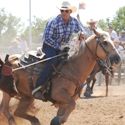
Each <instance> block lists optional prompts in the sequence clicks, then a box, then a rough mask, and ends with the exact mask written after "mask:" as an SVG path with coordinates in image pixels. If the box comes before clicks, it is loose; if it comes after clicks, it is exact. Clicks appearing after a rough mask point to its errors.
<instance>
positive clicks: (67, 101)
mask: <svg viewBox="0 0 125 125" xmlns="http://www.w3.org/2000/svg"><path fill="white" fill-rule="evenodd" d="M62 91H63V90H62ZM59 96H60V98H59V100H58V101H59V102H61V105H59V109H58V112H57V116H56V117H54V118H53V119H52V120H51V124H50V125H62V124H64V123H65V122H66V121H67V119H68V117H69V115H70V114H71V112H72V111H73V110H74V109H75V105H76V103H75V100H74V99H73V98H72V97H71V96H70V95H69V94H68V93H67V92H66V91H65V92H61V95H59Z"/></svg>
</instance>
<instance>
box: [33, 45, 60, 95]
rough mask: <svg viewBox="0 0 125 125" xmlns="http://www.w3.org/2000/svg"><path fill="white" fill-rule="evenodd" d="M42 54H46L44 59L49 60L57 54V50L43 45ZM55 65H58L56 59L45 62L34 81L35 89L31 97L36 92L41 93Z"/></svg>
mask: <svg viewBox="0 0 125 125" xmlns="http://www.w3.org/2000/svg"><path fill="white" fill-rule="evenodd" d="M43 52H44V53H45V54H46V58H50V57H53V56H56V55H58V54H59V50H56V49H54V48H52V47H50V46H48V45H46V44H45V45H44V48H43ZM57 64H58V58H54V59H51V60H48V61H47V62H46V64H45V66H44V68H43V69H42V71H41V73H40V75H39V77H38V79H37V81H36V84H35V89H34V90H33V92H32V94H33V95H34V94H35V93H36V92H38V90H40V91H41V89H42V88H43V89H44V86H45V83H46V81H47V80H48V78H49V77H51V75H52V72H53V71H54V69H53V65H55V66H56V65H57ZM43 89H42V90H43Z"/></svg>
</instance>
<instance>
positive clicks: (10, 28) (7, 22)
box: [0, 9, 22, 44]
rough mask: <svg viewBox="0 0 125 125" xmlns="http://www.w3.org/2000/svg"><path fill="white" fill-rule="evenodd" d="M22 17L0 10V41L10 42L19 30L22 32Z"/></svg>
mask: <svg viewBox="0 0 125 125" xmlns="http://www.w3.org/2000/svg"><path fill="white" fill-rule="evenodd" d="M21 26H22V24H21V19H20V18H17V17H15V16H13V15H12V14H8V13H7V12H5V10H4V9H1V10H0V43H1V44H2V43H4V44H8V43H9V42H10V41H11V40H12V39H13V38H14V37H16V35H17V33H18V32H21V28H20V27H21Z"/></svg>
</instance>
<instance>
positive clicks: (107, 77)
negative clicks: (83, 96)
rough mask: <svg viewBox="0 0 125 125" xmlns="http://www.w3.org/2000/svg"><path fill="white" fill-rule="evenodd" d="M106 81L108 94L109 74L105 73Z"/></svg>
mask: <svg viewBox="0 0 125 125" xmlns="http://www.w3.org/2000/svg"><path fill="white" fill-rule="evenodd" d="M105 83H106V95H105V96H108V85H109V74H108V73H105Z"/></svg>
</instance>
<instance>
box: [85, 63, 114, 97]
mask: <svg viewBox="0 0 125 125" xmlns="http://www.w3.org/2000/svg"><path fill="white" fill-rule="evenodd" d="M99 72H102V74H103V75H104V77H105V83H106V94H105V96H108V85H109V82H110V77H113V74H114V71H113V67H111V65H110V66H108V65H107V64H106V63H105V62H104V61H103V62H100V61H97V63H96V64H95V66H94V69H93V70H92V72H91V73H90V75H89V76H88V78H87V80H86V85H87V87H86V90H85V92H84V96H85V97H91V94H93V87H94V85H95V82H96V75H97V73H99Z"/></svg>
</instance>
